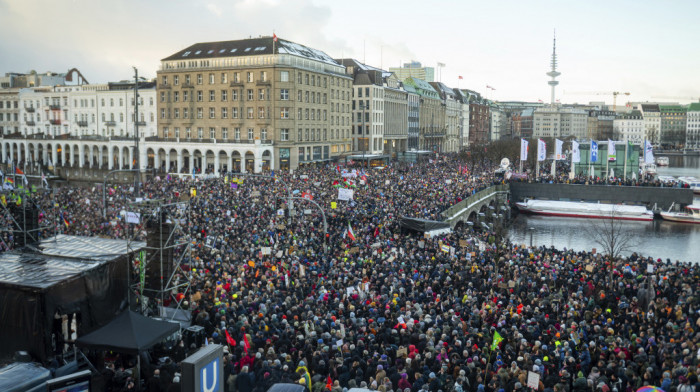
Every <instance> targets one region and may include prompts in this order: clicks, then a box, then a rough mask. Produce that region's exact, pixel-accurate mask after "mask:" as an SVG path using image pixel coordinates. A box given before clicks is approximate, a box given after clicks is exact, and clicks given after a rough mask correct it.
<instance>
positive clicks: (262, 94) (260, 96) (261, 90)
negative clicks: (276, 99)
mask: <svg viewBox="0 0 700 392" xmlns="http://www.w3.org/2000/svg"><path fill="white" fill-rule="evenodd" d="M258 99H259V100H261V101H264V100H265V89H264V88H259V89H258Z"/></svg>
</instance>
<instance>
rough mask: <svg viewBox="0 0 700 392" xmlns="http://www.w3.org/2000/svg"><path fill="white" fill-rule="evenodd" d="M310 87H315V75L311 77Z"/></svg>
mask: <svg viewBox="0 0 700 392" xmlns="http://www.w3.org/2000/svg"><path fill="white" fill-rule="evenodd" d="M311 85H312V86H315V85H316V75H311Z"/></svg>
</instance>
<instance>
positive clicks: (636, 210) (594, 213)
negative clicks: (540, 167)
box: [515, 199, 654, 221]
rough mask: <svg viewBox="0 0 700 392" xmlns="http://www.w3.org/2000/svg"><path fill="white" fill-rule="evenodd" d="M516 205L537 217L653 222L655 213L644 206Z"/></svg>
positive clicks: (540, 202)
mask: <svg viewBox="0 0 700 392" xmlns="http://www.w3.org/2000/svg"><path fill="white" fill-rule="evenodd" d="M515 205H516V207H518V209H519V210H520V211H523V212H527V213H531V214H536V215H549V216H564V217H570V218H593V219H610V218H612V219H618V220H631V221H651V220H653V219H654V213H653V212H652V211H650V210H648V209H647V208H646V207H644V206H628V205H622V204H599V203H586V202H578V201H555V200H533V199H530V200H526V201H524V202H518V203H515Z"/></svg>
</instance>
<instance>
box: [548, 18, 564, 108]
mask: <svg viewBox="0 0 700 392" xmlns="http://www.w3.org/2000/svg"><path fill="white" fill-rule="evenodd" d="M559 75H561V72H557V32H556V30H555V31H554V44H553V46H552V70H551V71H549V72H547V76H551V77H552V80H550V81H549V82H547V84H549V85H550V86H552V102H551V104H552V105H554V103H555V102H556V101H555V100H554V88H555V87H556V86H557V85H558V84H559V82H558V81H557V76H559Z"/></svg>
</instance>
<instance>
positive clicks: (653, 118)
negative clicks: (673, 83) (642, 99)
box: [636, 103, 661, 144]
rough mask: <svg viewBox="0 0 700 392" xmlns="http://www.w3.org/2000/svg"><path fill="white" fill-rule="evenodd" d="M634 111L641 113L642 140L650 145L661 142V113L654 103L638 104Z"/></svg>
mask: <svg viewBox="0 0 700 392" xmlns="http://www.w3.org/2000/svg"><path fill="white" fill-rule="evenodd" d="M636 109H637V110H639V111H640V112H642V117H643V118H644V139H646V140H649V141H650V142H651V143H652V144H657V143H659V142H660V141H661V111H660V110H659V105H658V104H656V103H640V104H637V105H636Z"/></svg>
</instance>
